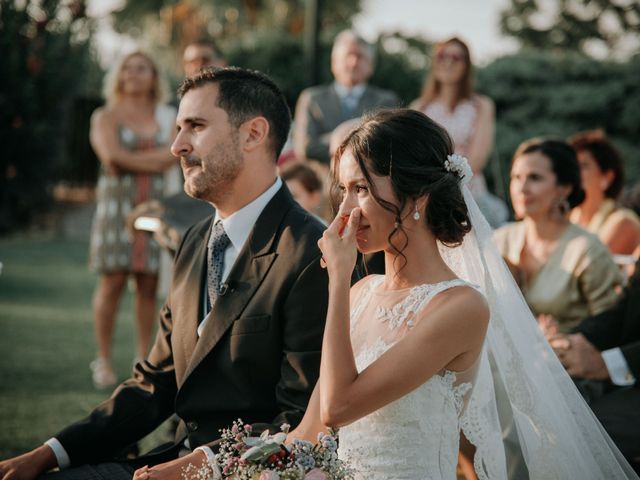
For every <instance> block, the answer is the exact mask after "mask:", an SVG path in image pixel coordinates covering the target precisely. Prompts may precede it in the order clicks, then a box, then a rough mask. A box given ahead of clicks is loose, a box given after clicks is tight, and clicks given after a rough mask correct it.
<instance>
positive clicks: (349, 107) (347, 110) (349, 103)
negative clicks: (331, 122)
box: [342, 90, 358, 119]
mask: <svg viewBox="0 0 640 480" xmlns="http://www.w3.org/2000/svg"><path fill="white" fill-rule="evenodd" d="M357 106H358V99H357V98H356V95H355V93H354V92H353V90H350V91H349V93H347V94H346V95H345V96H344V98H343V99H342V115H343V117H344V118H345V119H350V118H351V117H352V116H353V112H355V111H356V107H357Z"/></svg>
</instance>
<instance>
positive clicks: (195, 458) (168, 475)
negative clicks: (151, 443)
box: [133, 450, 209, 480]
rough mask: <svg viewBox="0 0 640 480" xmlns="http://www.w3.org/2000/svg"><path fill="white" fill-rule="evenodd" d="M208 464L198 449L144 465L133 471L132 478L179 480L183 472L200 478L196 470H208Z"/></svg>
mask: <svg viewBox="0 0 640 480" xmlns="http://www.w3.org/2000/svg"><path fill="white" fill-rule="evenodd" d="M208 466H209V463H208V462H207V456H206V455H205V454H204V453H203V452H201V451H200V450H198V451H195V452H192V453H190V454H189V455H185V456H184V457H180V458H176V459H175V460H172V461H170V462H167V463H161V464H159V465H154V466H153V467H149V466H148V465H145V466H144V467H142V468H139V469H138V470H136V471H135V473H134V474H133V480H181V479H182V478H185V475H183V474H187V476H188V474H189V473H193V478H200V476H199V475H198V474H197V472H199V471H205V470H207V471H208ZM191 469H193V471H191ZM188 478H191V476H188ZM203 478H209V476H208V475H204V476H203Z"/></svg>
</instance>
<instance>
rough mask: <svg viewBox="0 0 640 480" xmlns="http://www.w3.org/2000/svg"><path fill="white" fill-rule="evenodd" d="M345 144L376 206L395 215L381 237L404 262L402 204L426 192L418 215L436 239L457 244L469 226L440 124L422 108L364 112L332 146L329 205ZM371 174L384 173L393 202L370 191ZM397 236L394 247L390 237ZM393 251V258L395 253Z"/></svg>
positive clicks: (449, 147)
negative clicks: (447, 162)
mask: <svg viewBox="0 0 640 480" xmlns="http://www.w3.org/2000/svg"><path fill="white" fill-rule="evenodd" d="M346 150H349V151H351V153H352V154H353V157H354V158H355V160H356V161H357V162H358V165H359V167H360V169H361V170H362V173H363V175H364V177H365V179H366V181H367V183H368V187H369V191H370V192H371V195H372V196H373V198H374V199H375V200H376V201H377V202H378V204H380V206H381V207H382V208H384V209H385V210H387V211H389V212H391V213H392V214H393V215H394V216H395V221H396V227H395V228H394V229H393V230H392V231H391V233H390V234H389V237H388V239H387V241H388V242H389V245H390V246H391V248H392V249H393V250H395V251H396V253H397V257H398V256H401V257H402V258H403V259H404V261H405V264H406V257H405V256H404V255H403V253H402V252H403V250H404V249H405V248H406V246H407V244H408V237H407V235H406V232H405V231H404V229H403V227H402V222H403V220H404V219H403V218H402V212H403V211H404V209H405V207H406V206H407V204H409V203H410V202H415V201H416V200H417V199H418V198H420V197H422V196H424V195H426V196H427V205H426V209H425V215H424V217H423V221H424V222H425V224H426V226H427V228H429V230H430V231H431V232H432V233H433V234H434V235H435V237H436V239H437V240H439V241H440V242H441V243H443V244H444V245H447V246H451V247H452V246H457V245H460V244H461V243H462V240H463V238H464V236H465V235H466V234H467V233H469V231H470V230H471V221H470V220H469V212H468V211H467V205H466V203H465V201H464V198H463V196H462V191H461V190H460V180H461V179H460V177H459V176H458V175H457V174H456V173H453V172H449V171H447V170H446V168H445V166H444V162H445V160H446V159H447V156H448V155H451V154H452V153H453V142H452V140H451V138H450V137H449V134H448V133H447V132H446V131H445V129H444V128H442V127H441V126H440V125H438V124H437V123H435V122H434V121H433V120H431V119H430V118H429V117H427V116H426V115H425V114H423V113H421V112H418V111H416V110H410V109H404V108H399V109H393V110H381V111H379V112H376V113H373V114H370V115H368V116H366V117H365V118H364V119H363V121H362V123H361V124H360V125H359V126H358V127H357V128H355V129H354V130H352V131H351V132H350V133H349V135H348V136H347V137H346V138H345V139H344V140H343V142H342V143H341V144H340V147H339V148H338V150H337V151H336V153H335V155H334V157H333V161H332V168H331V179H332V189H331V201H332V205H333V208H334V211H337V209H338V206H339V203H340V194H339V191H338V188H337V186H338V183H339V176H338V172H339V164H340V157H342V154H343V153H344V152H345V151H346ZM371 174H374V175H376V176H381V177H389V179H390V180H391V185H392V188H393V192H394V194H395V196H396V198H397V199H398V205H396V204H394V203H391V202H389V201H386V200H384V199H383V198H381V197H380V195H379V193H378V192H377V191H376V188H375V185H374V183H373V181H372V179H371ZM396 235H401V236H402V237H403V243H402V244H401V245H400V246H399V247H396V246H395V245H394V244H393V242H392V239H393V237H394V236H396ZM397 257H396V258H397Z"/></svg>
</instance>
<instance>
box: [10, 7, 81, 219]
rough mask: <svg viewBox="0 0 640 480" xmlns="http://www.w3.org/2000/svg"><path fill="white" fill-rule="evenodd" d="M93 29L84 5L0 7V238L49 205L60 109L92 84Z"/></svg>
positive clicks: (59, 149)
mask: <svg viewBox="0 0 640 480" xmlns="http://www.w3.org/2000/svg"><path fill="white" fill-rule="evenodd" d="M91 29H92V25H91V22H90V21H89V20H88V19H87V18H86V16H85V10H84V2H82V1H72V2H65V3H61V2H58V1H56V0H41V1H14V0H2V1H1V2H0V58H2V62H0V145H2V148H3V155H2V156H0V232H3V231H7V230H8V229H10V228H12V227H14V226H15V225H17V224H19V223H25V222H27V221H28V219H29V217H30V214H31V213H32V212H34V211H37V210H41V209H45V208H46V207H47V206H48V204H49V197H50V195H49V189H48V187H49V186H50V182H51V178H52V175H53V172H54V171H55V169H56V167H57V166H58V164H59V163H60V161H61V156H60V155H61V153H62V152H63V148H62V146H63V145H62V144H63V138H64V130H63V128H62V127H63V125H64V122H63V120H64V119H65V112H66V108H67V107H68V105H69V101H70V100H71V99H72V98H73V96H74V95H75V94H77V93H78V92H80V91H81V90H82V89H83V88H84V87H86V86H87V84H90V83H91V78H90V77H87V76H86V75H84V72H86V71H88V70H89V68H88V67H89V65H90V55H89V48H90V43H89V40H90V35H91ZM91 66H92V67H93V65H91ZM92 70H93V69H92Z"/></svg>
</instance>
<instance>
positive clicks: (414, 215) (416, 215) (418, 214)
mask: <svg viewBox="0 0 640 480" xmlns="http://www.w3.org/2000/svg"><path fill="white" fill-rule="evenodd" d="M413 219H414V220H415V221H416V222H417V221H418V220H420V212H419V211H418V204H417V203H416V211H415V212H413Z"/></svg>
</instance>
